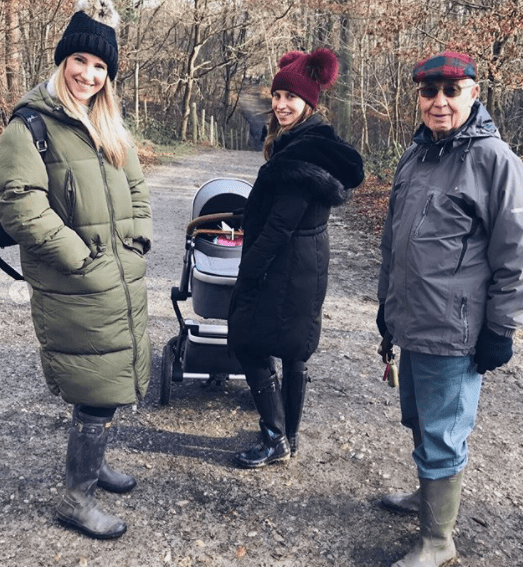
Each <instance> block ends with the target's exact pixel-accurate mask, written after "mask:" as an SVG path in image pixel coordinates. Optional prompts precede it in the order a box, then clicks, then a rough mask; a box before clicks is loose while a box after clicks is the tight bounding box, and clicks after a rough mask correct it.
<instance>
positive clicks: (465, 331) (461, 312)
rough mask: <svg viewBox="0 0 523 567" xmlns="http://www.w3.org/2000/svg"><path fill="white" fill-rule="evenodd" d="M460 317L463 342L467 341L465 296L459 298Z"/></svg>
mask: <svg viewBox="0 0 523 567" xmlns="http://www.w3.org/2000/svg"><path fill="white" fill-rule="evenodd" d="M460 317H461V320H462V321H463V341H464V343H465V344H467V343H468V342H469V319H468V304H467V298H466V297H462V298H461V307H460Z"/></svg>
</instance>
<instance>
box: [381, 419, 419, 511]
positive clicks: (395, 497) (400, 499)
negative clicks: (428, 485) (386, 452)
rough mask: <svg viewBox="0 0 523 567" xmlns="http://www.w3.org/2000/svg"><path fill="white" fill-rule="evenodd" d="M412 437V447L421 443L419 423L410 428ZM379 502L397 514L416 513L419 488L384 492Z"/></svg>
mask: <svg viewBox="0 0 523 567" xmlns="http://www.w3.org/2000/svg"><path fill="white" fill-rule="evenodd" d="M412 437H413V440H414V448H416V447H418V446H419V445H421V433H420V431H419V425H416V426H414V427H413V429H412ZM381 504H382V506H383V507H384V508H386V509H387V510H390V511H391V512H397V513H399V514H418V513H419V510H420V489H419V488H418V489H417V490H415V491H414V492H397V493H395V494H385V496H383V497H382V498H381Z"/></svg>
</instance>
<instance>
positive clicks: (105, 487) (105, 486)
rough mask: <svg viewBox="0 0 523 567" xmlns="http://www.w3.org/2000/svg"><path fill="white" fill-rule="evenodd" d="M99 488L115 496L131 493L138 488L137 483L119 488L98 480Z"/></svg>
mask: <svg viewBox="0 0 523 567" xmlns="http://www.w3.org/2000/svg"><path fill="white" fill-rule="evenodd" d="M97 486H98V488H101V489H103V490H105V491H107V492H113V493H114V494H124V493H125V492H131V490H133V489H134V488H135V487H136V481H135V482H134V484H128V485H126V486H119V485H115V484H109V483H106V482H101V481H100V480H99V479H98V484H97Z"/></svg>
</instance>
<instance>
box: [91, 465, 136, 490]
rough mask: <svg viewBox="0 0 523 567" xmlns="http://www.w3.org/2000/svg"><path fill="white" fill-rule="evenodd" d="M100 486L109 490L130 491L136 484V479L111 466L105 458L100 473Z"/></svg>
mask: <svg viewBox="0 0 523 567" xmlns="http://www.w3.org/2000/svg"><path fill="white" fill-rule="evenodd" d="M98 486H99V488H103V489H104V490H107V491H108V492H117V493H122V492H130V491H131V490H132V489H133V488H134V487H135V486H136V479H135V478H134V477H132V476H130V475H128V474H124V473H121V472H119V471H115V470H114V469H112V468H110V467H109V465H108V464H107V463H106V461H105V459H104V460H103V461H102V466H101V467H100V474H99V475H98Z"/></svg>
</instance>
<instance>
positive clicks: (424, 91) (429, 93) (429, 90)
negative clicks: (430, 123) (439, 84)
mask: <svg viewBox="0 0 523 567" xmlns="http://www.w3.org/2000/svg"><path fill="white" fill-rule="evenodd" d="M419 94H420V95H421V96H422V97H423V98H434V97H436V96H438V89H437V88H436V87H421V88H420V90H419Z"/></svg>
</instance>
